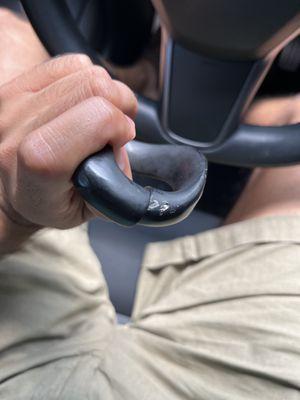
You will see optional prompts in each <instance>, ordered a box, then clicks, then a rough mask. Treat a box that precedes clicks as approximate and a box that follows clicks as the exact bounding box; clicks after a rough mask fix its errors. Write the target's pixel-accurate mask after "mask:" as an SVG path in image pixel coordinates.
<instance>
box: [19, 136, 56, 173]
mask: <svg viewBox="0 0 300 400" xmlns="http://www.w3.org/2000/svg"><path fill="white" fill-rule="evenodd" d="M50 153H51V152H50V151H49V148H48V146H46V145H45V142H44V141H43V140H41V136H40V135H38V133H35V134H34V135H33V134H31V135H29V136H27V137H25V138H24V139H23V141H22V142H21V144H20V146H19V148H18V150H17V161H18V165H20V167H21V168H22V169H23V170H25V171H27V172H29V173H30V174H31V175H35V176H37V177H43V178H51V177H55V176H57V173H58V171H57V168H56V163H55V161H54V159H53V157H52V154H50Z"/></svg>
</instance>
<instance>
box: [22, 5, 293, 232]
mask: <svg viewBox="0 0 300 400" xmlns="http://www.w3.org/2000/svg"><path fill="white" fill-rule="evenodd" d="M272 1H273V0H264V2H262V1H261V0H252V1H251V2H249V1H246V0H231V2H230V5H229V4H228V2H227V1H226V0H214V1H212V0H186V1H183V0H153V2H154V5H155V7H156V10H157V12H158V14H159V16H160V18H161V21H162V23H163V25H164V26H165V27H166V28H167V31H168V36H169V40H168V41H167V44H166V48H165V61H164V78H163V89H162V93H161V99H160V101H159V102H153V101H151V100H149V99H146V98H143V97H142V96H138V100H139V111H138V116H137V119H136V126H137V132H138V138H139V139H142V140H143V141H146V142H152V143H163V142H167V143H170V144H168V145H158V144H151V145H150V144H146V143H132V144H130V145H129V146H128V151H129V158H130V163H131V165H132V169H133V172H138V173H142V174H146V175H151V176H153V177H156V178H158V179H159V180H163V181H166V182H167V183H168V184H169V185H170V187H171V188H172V190H173V191H161V190H157V189H152V188H151V189H150V188H143V187H141V186H139V185H137V184H136V183H134V182H131V181H130V180H128V179H127V178H126V177H125V176H124V175H123V174H122V172H121V171H120V170H119V169H118V167H117V165H116V163H115V161H114V158H113V155H112V150H111V149H109V148H106V149H105V150H104V151H102V152H100V153H98V154H96V155H93V156H91V157H89V158H88V159H87V160H85V161H84V162H83V163H82V164H81V165H80V166H79V168H78V170H77V171H76V173H75V175H74V183H75V185H76V186H77V187H78V189H79V190H80V192H81V194H82V196H83V197H84V198H85V199H86V200H87V201H88V202H90V203H91V204H92V205H93V206H94V207H96V208H97V209H98V210H99V211H101V212H102V213H103V214H105V215H106V216H108V217H109V218H111V219H112V220H114V221H116V222H118V223H121V224H124V225H133V224H136V223H142V224H145V225H153V226H156V225H162V224H171V223H175V222H178V221H179V220H180V219H182V218H184V217H185V216H187V215H188V214H189V212H190V211H191V210H192V209H193V207H194V206H195V204H196V203H197V201H198V200H199V198H200V196H201V193H202V191H203V187H204V184H205V177H206V161H205V159H204V157H203V155H202V153H204V154H205V155H206V156H207V158H208V159H209V160H212V161H216V162H220V163H224V164H230V165H239V166H250V167H254V166H271V165H272V166H274V165H286V164H293V163H298V162H300V125H299V124H295V125H290V126H281V127H278V126H277V127H260V126H249V125H243V124H240V120H241V116H242V115H243V113H244V112H245V110H246V109H247V107H248V105H249V103H250V101H251V100H252V99H253V97H254V95H255V93H256V92H257V90H258V88H259V86H260V84H261V82H262V80H263V78H264V76H265V75H266V73H267V71H268V69H269V67H270V66H271V64H272V61H273V60H274V59H275V56H276V55H277V54H278V52H279V51H280V50H281V49H282V48H283V46H284V45H285V44H286V43H288V42H289V41H291V40H292V39H293V38H294V37H295V36H296V35H297V34H298V33H299V26H300V4H299V0H280V1H278V2H277V4H276V7H274V6H273V4H272ZM97 3H99V4H101V7H102V8H101V12H102V14H103V13H105V12H108V14H107V15H106V18H102V21H110V18H111V19H112V22H109V24H110V28H111V29H110V30H109V32H112V27H114V26H116V25H114V22H113V21H114V20H113V18H112V15H111V13H112V10H114V15H115V18H119V19H120V16H123V19H126V18H129V20H126V21H127V26H128V27H129V26H131V27H132V26H135V25H134V24H138V25H140V26H144V28H145V27H146V28H145V29H146V30H147V29H148V31H149V29H151V23H149V21H150V20H151V17H149V15H151V12H150V11H149V9H148V11H149V12H147V13H146V17H145V19H144V24H143V23H140V22H138V21H139V18H142V17H141V14H139V13H135V12H134V10H137V9H138V8H141V4H143V3H144V1H143V2H142V1H141V0H126V1H125V0H124V1H122V2H120V1H117V0H105V1H104V0H102V1H98V2H97ZM250 3H251V6H250V7H249V4H250ZM22 4H23V6H24V9H25V11H26V13H27V15H28V17H29V19H30V21H31V22H32V25H33V27H34V28H35V30H36V32H37V34H38V35H39V37H40V39H41V40H42V42H43V43H44V44H45V46H46V48H47V49H48V51H49V52H50V54H51V55H56V54H62V53H67V52H72V53H74V52H80V53H86V54H88V55H89V56H90V57H91V59H92V60H93V61H94V62H95V63H98V64H101V58H100V57H99V52H100V53H101V48H100V49H97V51H95V49H94V48H93V47H92V46H91V45H90V43H89V42H88V41H87V40H86V38H85V37H84V36H83V35H82V33H81V32H80V30H79V28H78V25H77V24H76V20H75V19H74V17H73V16H72V14H71V12H70V9H69V8H68V6H67V4H66V2H65V1H63V0H43V1H41V0H22ZM121 4H122V6H121ZM147 4H148V5H147V6H146V7H149V1H147ZM120 7H123V14H124V7H125V9H126V7H127V8H128V9H127V13H126V18H125V15H123V14H122V12H121V11H122V10H121V9H120ZM137 15H139V18H137ZM132 16H133V17H132ZM130 18H133V20H132V19H130ZM134 18H135V19H134ZM266 22H267V23H266ZM254 25H255V32H254V31H253V27H254ZM123 28H124V29H126V23H125V24H123ZM136 36H137V35H136V34H133V35H131V40H135V39H134V38H136ZM122 37H123V36H122V32H121V33H120V35H119V36H118V35H116V37H115V38H114V40H115V41H116V42H118V41H119V47H120V41H121V42H122ZM141 37H144V38H146V37H147V32H146V31H143V32H142V34H141ZM145 40H146V39H145ZM117 44H118V43H117ZM114 45H115V42H113V43H110V46H106V50H105V45H104V44H103V46H102V50H103V51H102V55H103V54H104V56H107V57H108V58H111V59H118V60H119V63H120V64H122V60H124V57H125V61H124V64H126V56H124V54H127V53H130V51H129V50H130V42H129V47H128V42H127V47H128V48H127V50H128V51H125V52H124V51H123V53H122V52H121V53H122V54H123V57H122V56H120V52H119V53H118V51H116V53H114V51H111V52H110V54H109V51H107V48H110V49H117V48H118V46H114ZM135 45H136V46H134V45H132V47H137V48H138V49H140V47H141V46H142V43H141V41H140V42H139V43H135ZM138 52H139V51H137V53H138ZM130 54H131V53H130ZM118 57H119V58H118ZM133 58H134V57H132V59H131V60H130V62H132V61H133ZM200 151H201V153H200Z"/></svg>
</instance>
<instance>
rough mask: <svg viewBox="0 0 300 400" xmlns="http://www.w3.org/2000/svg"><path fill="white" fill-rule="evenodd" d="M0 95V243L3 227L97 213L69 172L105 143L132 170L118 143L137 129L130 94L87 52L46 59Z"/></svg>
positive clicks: (69, 221) (61, 223) (66, 224)
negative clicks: (93, 61)
mask: <svg viewBox="0 0 300 400" xmlns="http://www.w3.org/2000/svg"><path fill="white" fill-rule="evenodd" d="M0 101H1V105H2V106H1V109H0V125H1V126H0V132H1V142H0V173H1V175H0V210H1V211H2V219H1V218H0V241H1V239H2V243H1V244H2V246H1V247H2V248H3V242H5V240H6V241H7V242H10V241H11V237H8V238H7V234H8V232H11V231H12V232H14V233H13V234H14V236H16V230H18V229H19V230H22V232H23V230H24V229H25V230H26V229H27V228H28V230H29V231H30V230H35V229H38V228H39V227H45V226H47V227H56V228H70V227H73V226H76V225H79V224H81V223H82V222H84V221H86V220H87V219H89V218H90V217H92V216H93V215H95V211H94V210H93V209H91V208H90V207H89V206H88V205H87V204H86V203H85V202H84V201H83V199H82V198H81V197H80V195H79V194H78V193H77V192H76V190H75V189H74V187H73V184H72V182H71V178H72V175H73V173H74V171H75V169H76V168H77V166H78V165H79V163H80V162H81V161H83V160H84V159H85V158H86V157H87V156H89V155H90V154H92V153H95V152H97V151H99V150H101V149H102V148H103V147H104V146H105V145H106V144H110V145H112V146H113V148H114V150H115V154H116V158H117V160H118V161H119V165H120V166H121V167H122V168H123V170H124V172H125V173H127V175H129V174H130V167H129V163H128V159H127V155H126V152H125V151H124V149H123V146H124V145H125V144H126V143H127V142H128V141H130V140H132V139H133V138H134V136H135V128H134V123H133V121H132V119H131V118H133V117H134V115H135V112H136V108H137V102H136V99H135V97H134V95H133V93H132V92H131V91H130V89H128V88H127V87H126V86H125V85H124V84H122V83H120V82H117V81H113V80H112V79H111V78H110V76H109V75H108V73H107V72H106V71H105V70H104V69H103V68H101V67H97V66H93V65H92V63H91V61H90V59H89V58H88V57H86V56H84V55H68V56H64V57H60V58H55V59H53V60H51V61H48V62H45V63H43V64H41V65H39V66H37V67H35V68H33V69H32V70H30V71H29V72H27V73H25V74H23V75H21V76H19V77H18V78H16V79H15V80H13V81H11V82H9V83H7V84H5V85H3V86H2V87H0ZM120 160H122V161H120ZM1 225H2V226H1ZM12 225H13V228H12ZM1 230H2V231H1ZM21 236H22V235H21ZM25 236H26V235H25Z"/></svg>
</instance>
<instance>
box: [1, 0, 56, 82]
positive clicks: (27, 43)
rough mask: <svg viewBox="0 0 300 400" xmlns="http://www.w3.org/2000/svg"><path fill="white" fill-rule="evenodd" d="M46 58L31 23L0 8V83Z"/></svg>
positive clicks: (45, 53) (47, 56)
mask: <svg viewBox="0 0 300 400" xmlns="http://www.w3.org/2000/svg"><path fill="white" fill-rule="evenodd" d="M48 58H49V55H48V53H47V52H46V50H45V48H44V47H43V45H42V44H41V42H40V41H39V39H38V37H37V35H36V34H35V32H34V31H33V29H32V27H31V25H30V24H29V23H28V22H26V21H25V20H23V19H21V18H20V17H18V16H17V15H15V14H14V13H13V12H11V11H9V10H7V9H5V8H0V84H3V83H5V82H8V81H10V80H11V79H13V78H15V77H16V76H18V75H20V74H22V73H23V72H25V71H26V70H28V69H30V68H32V67H34V66H35V65H37V64H40V63H42V62H44V61H46V60H47V59H48Z"/></svg>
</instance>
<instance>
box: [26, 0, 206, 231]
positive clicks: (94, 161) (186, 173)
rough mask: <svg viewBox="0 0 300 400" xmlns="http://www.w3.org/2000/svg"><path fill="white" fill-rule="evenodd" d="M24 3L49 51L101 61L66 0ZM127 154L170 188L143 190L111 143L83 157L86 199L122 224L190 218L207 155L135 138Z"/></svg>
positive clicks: (79, 174) (76, 178)
mask: <svg viewBox="0 0 300 400" xmlns="http://www.w3.org/2000/svg"><path fill="white" fill-rule="evenodd" d="M41 5H42V7H40V6H41ZM23 6H24V8H25V10H26V11H27V13H28V16H29V18H30V19H31V20H32V22H33V25H34V27H35V28H36V29H37V33H38V35H39V36H40V38H41V40H42V41H43V43H44V44H45V46H46V48H47V49H48V51H49V52H50V54H51V55H57V54H61V53H78V52H79V53H85V54H87V55H88V56H89V57H90V58H91V59H92V61H93V62H94V63H97V64H101V60H100V58H99V57H98V54H97V53H96V52H95V51H94V50H93V49H92V48H90V46H89V45H88V43H87V42H86V40H85V39H84V38H83V36H82V35H81V34H80V32H79V30H78V29H77V28H76V25H75V23H74V20H73V19H72V16H71V14H70V12H69V9H68V7H67V5H66V4H65V3H64V2H62V1H60V0H51V1H50V2H49V1H48V0H46V1H45V2H40V1H37V2H36V1H29V2H26V1H25V2H23ZM45 7H46V10H47V13H45V12H44V11H45ZM49 20H50V21H51V20H53V21H55V23H54V26H52V27H51V28H52V29H53V31H52V33H53V34H52V35H50V38H49V34H48V33H49V32H48V30H47V29H46V30H45V29H44V28H45V24H46V25H47V26H49V25H48V22H46V21H49ZM44 22H45V24H44ZM60 28H62V29H60ZM52 29H51V30H52ZM127 152H128V155H129V160H130V163H131V166H132V169H133V171H134V172H136V173H140V174H143V175H151V176H152V177H155V178H157V179H158V180H162V181H165V182H166V183H168V184H169V185H170V186H171V188H172V191H164V190H158V189H154V188H147V187H146V188H143V187H141V186H139V185H138V184H136V183H134V182H133V181H131V180H129V179H128V178H127V177H126V176H125V175H124V174H123V172H122V171H121V170H120V169H119V167H118V165H117V164H116V161H115V158H114V154H113V150H112V148H111V147H109V146H107V147H106V148H105V149H103V150H102V151H101V152H99V153H97V154H93V155H91V156H90V157H88V158H87V159H86V160H84V161H83V162H82V163H81V164H80V165H79V166H78V168H77V170H76V171H75V173H74V175H73V183H74V185H75V187H76V188H77V189H78V191H79V192H80V194H81V195H82V197H83V198H84V199H85V200H86V201H87V202H88V203H89V204H90V205H91V206H93V207H94V208H96V209H97V210H98V211H99V212H100V213H102V214H103V215H105V216H106V217H108V218H109V219H110V220H112V221H114V222H116V223H118V224H121V225H124V226H132V225H135V224H142V225H148V226H167V225H172V224H175V223H177V222H179V221H181V220H182V219H184V218H186V217H187V216H188V215H189V214H190V212H191V211H192V210H193V208H194V207H195V205H196V203H197V202H198V200H199V198H200V197H201V195H202V192H203V189H204V185H205V182H206V170H207V163H206V159H205V157H204V156H203V155H202V154H201V153H200V152H199V151H198V150H196V149H193V148H191V147H187V146H174V145H155V144H152V145H150V144H145V143H138V142H135V141H134V142H132V143H130V144H128V145H127ZM162 160H164V162H162ZM162 167H163V168H162Z"/></svg>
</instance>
